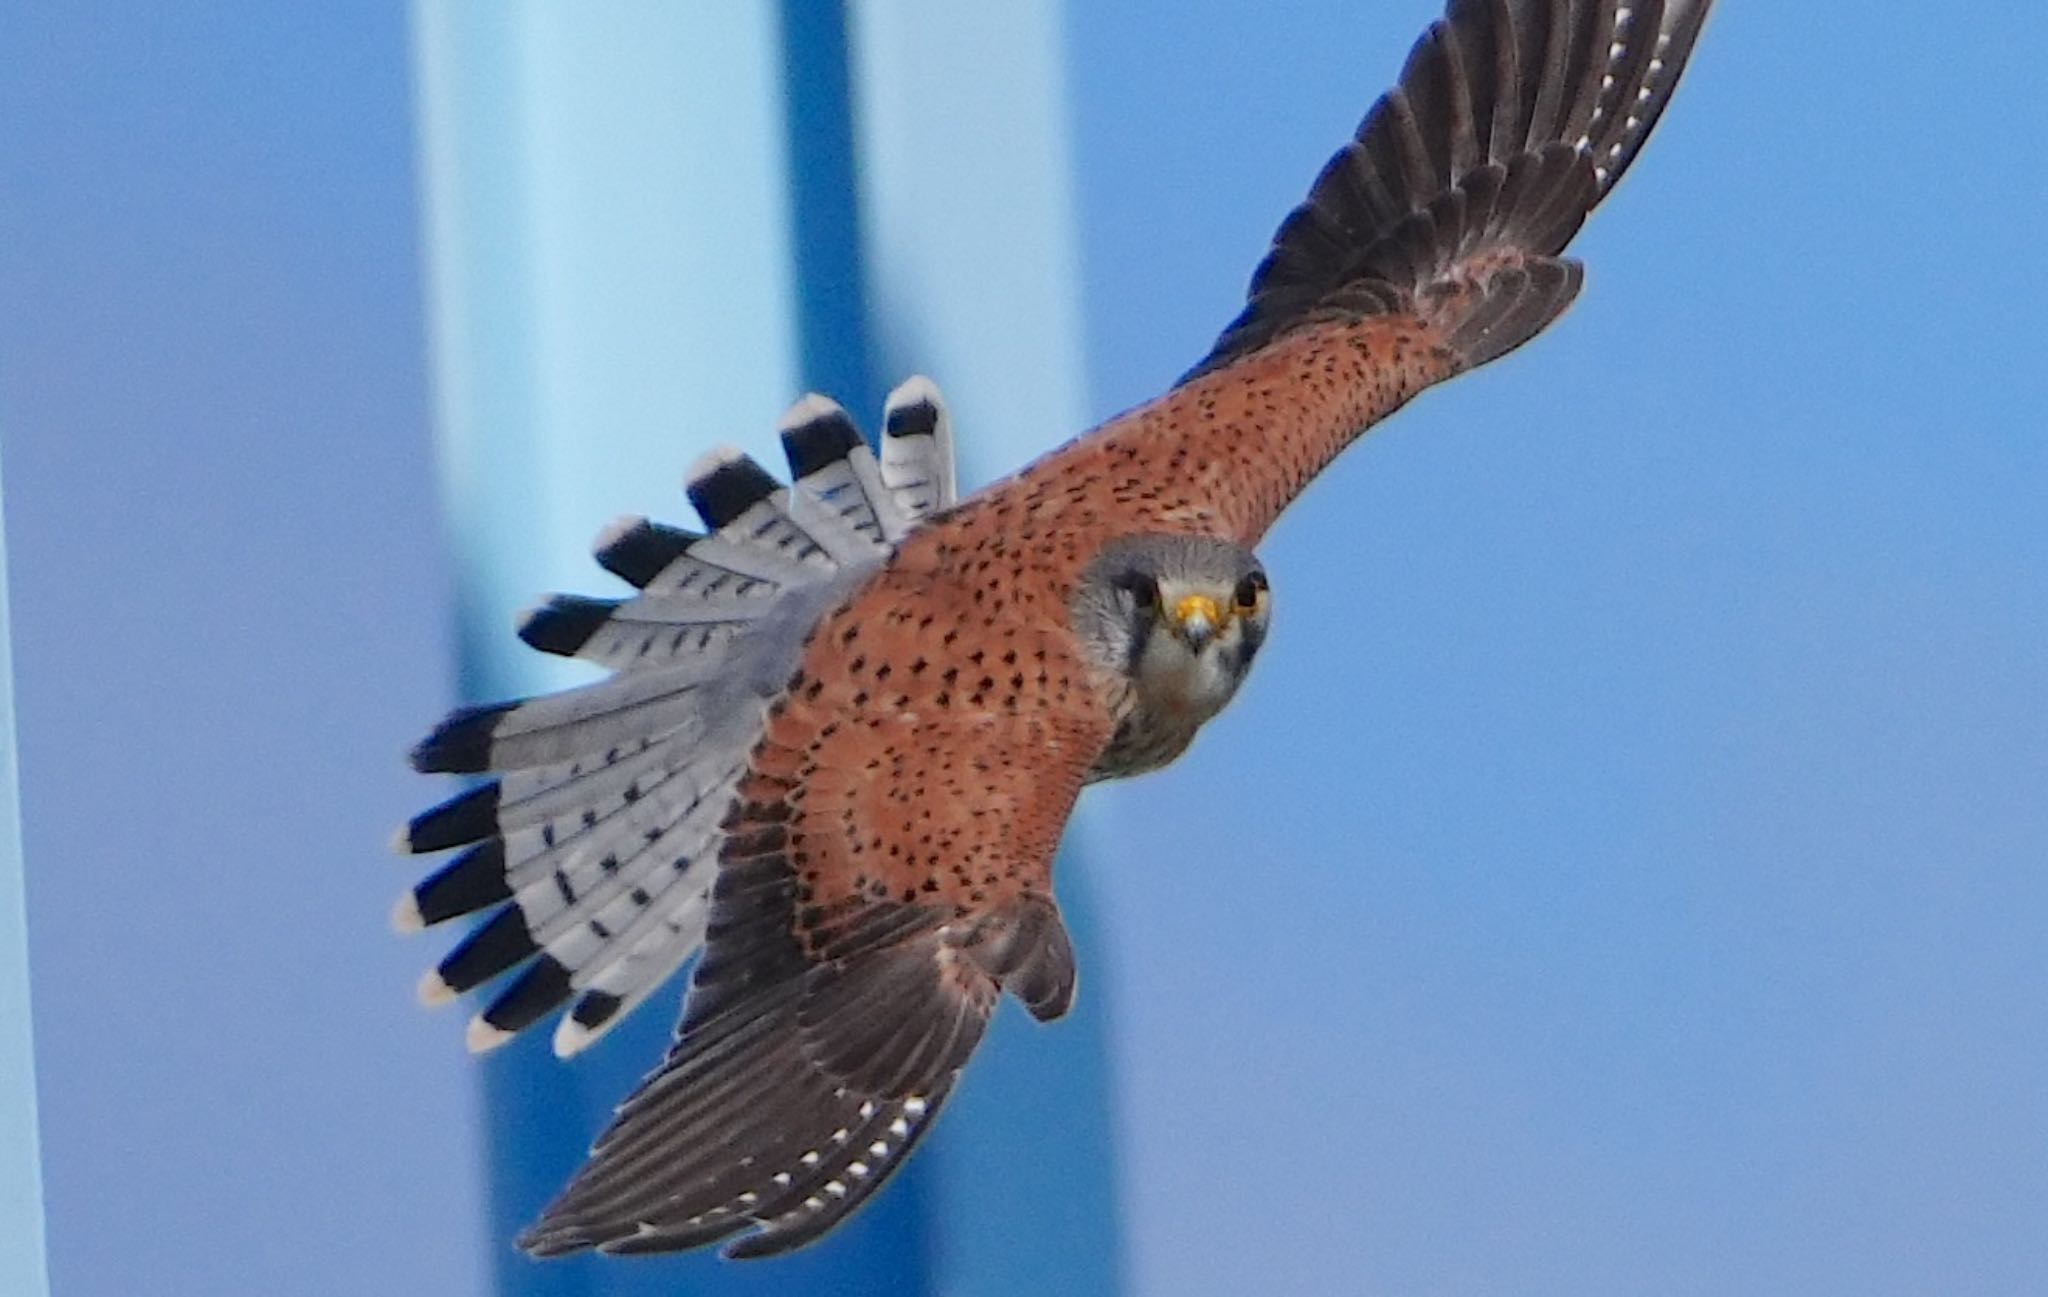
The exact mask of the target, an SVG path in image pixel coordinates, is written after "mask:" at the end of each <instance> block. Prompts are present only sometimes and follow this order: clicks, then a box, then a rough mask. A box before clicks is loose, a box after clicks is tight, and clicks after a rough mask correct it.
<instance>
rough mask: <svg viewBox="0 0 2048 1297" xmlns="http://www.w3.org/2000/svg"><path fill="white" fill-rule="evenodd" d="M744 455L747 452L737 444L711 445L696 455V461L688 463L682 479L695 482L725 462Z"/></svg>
mask: <svg viewBox="0 0 2048 1297" xmlns="http://www.w3.org/2000/svg"><path fill="white" fill-rule="evenodd" d="M746 457H747V452H746V451H744V450H741V449H740V448H739V447H738V446H713V447H712V448H711V449H710V450H707V451H705V452H704V453H703V454H701V455H699V456H697V462H696V463H694V464H692V465H690V469H689V471H688V472H687V473H684V474H683V480H684V481H685V482H695V481H696V480H698V479H699V478H703V477H709V476H710V475H711V474H713V473H715V472H717V471H718V470H719V469H721V468H723V467H725V466H726V465H727V464H731V463H734V462H736V461H738V460H742V459H745V458H746Z"/></svg>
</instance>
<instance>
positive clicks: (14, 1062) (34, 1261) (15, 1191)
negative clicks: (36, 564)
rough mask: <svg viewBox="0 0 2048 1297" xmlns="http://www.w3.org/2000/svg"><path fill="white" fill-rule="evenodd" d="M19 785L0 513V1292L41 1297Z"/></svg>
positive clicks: (45, 1283) (43, 1278)
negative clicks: (16, 767)
mask: <svg viewBox="0 0 2048 1297" xmlns="http://www.w3.org/2000/svg"><path fill="white" fill-rule="evenodd" d="M19 787H20V785H19V782H18V781H17V779H16V778H15V755H14V662H13V654H12V653H11V651H10V645H9V639H8V627H7V544H6V521H5V515H4V511H0V1292H4V1293H8V1294H10V1295H12V1294H19V1295H20V1297H41V1294H43V1293H45V1292H47V1291H49V1276H48V1272H47V1270H46V1269H45V1262H44V1258H43V1176H42V1153H41V1150H40V1147H39V1141H38V1139H37V1136H36V1059H35V1034H34V1031H33V1029H32V1027H31V1022H30V1018H29V986H28V904H27V896H26V894H25V893H26V888H25V878H24V874H25V870H24V868H23V864H22V855H21V807H20V802H19V793H18V790H19Z"/></svg>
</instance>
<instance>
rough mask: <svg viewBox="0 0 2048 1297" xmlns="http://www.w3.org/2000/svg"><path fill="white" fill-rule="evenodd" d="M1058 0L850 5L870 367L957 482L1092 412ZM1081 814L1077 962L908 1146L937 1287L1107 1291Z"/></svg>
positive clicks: (1071, 863)
mask: <svg viewBox="0 0 2048 1297" xmlns="http://www.w3.org/2000/svg"><path fill="white" fill-rule="evenodd" d="M1063 13H1064V10H1063V6H1061V5H1059V4H1057V3H1050V2H1048V3H1044V4H1030V5H963V4H955V3H951V0H872V2H870V3H857V4H856V5H855V6H854V8H853V16H852V29H853V30H852V40H851V45H852V50H853V59H852V63H853V89H854V100H855V110H856V112H855V120H856V122H857V124H858V125H857V130H856V135H855V146H856V155H857V157H858V158H859V160H860V166H859V169H858V170H859V176H860V181H861V200H862V204H863V209H862V216H863V220H864V223H865V229H866V267H867V274H868V283H869V293H870V309H871V312H872V317H871V328H872V330H873V335H874V339H875V345H874V350H875V354H876V356H877V357H878V358H879V363H881V364H882V365H884V366H885V367H886V368H887V369H888V370H889V372H891V373H897V374H900V373H902V372H905V371H907V370H910V369H913V368H915V369H920V370H923V371H924V372H926V373H928V374H930V375H931V376H932V378H933V379H935V380H936V381H937V383H938V385H939V387H940V390H942V391H943V392H944V393H945V394H946V400H947V404H948V406H949V408H950V410H951V412H952V415H953V423H954V427H955V429H957V436H958V438H959V442H960V448H961V458H962V463H963V465H964V466H965V471H966V475H967V477H968V482H967V485H969V486H973V485H978V484H980V483H982V482H985V481H987V480H989V479H990V478H992V477H995V476H998V475H1000V474H1002V473H1006V472H1009V471H1010V470H1012V469H1014V468H1016V467H1018V466H1019V465H1020V464H1022V463H1023V462H1024V461H1025V460H1027V459H1029V458H1031V457H1032V456H1035V455H1037V454H1040V453H1042V452H1044V451H1046V450H1048V449H1050V448H1051V447H1053V446H1054V445H1056V444H1058V443H1059V442H1061V441H1064V440H1066V439H1067V438H1068V437H1071V436H1072V435H1074V434H1075V433H1077V432H1079V431H1080V430H1081V428H1082V426H1083V424H1082V421H1083V419H1084V418H1085V417H1086V412H1087V401H1086V387H1085V377H1084V374H1083V369H1082V359H1081V358H1082V337H1081V313H1080V275H1079V257H1078V249H1077V245H1076V241H1075V240H1076V234H1075V224H1074V211H1073V199H1072V183H1073V182H1072V165H1071V161H1070V157H1069V151H1068V122H1067V102H1068V99H1067V92H1066V50H1065V43H1064V36H1063V27H1064V23H1063ZM1086 838H1087V832H1086V825H1085V822H1084V823H1081V824H1078V825H1077V826H1076V827H1075V828H1074V829H1071V830H1070V831H1069V834H1068V842H1069V846H1070V848H1074V847H1078V848H1079V849H1070V850H1068V851H1067V852H1066V853H1065V854H1064V855H1063V857H1062V860H1061V863H1060V866H1059V878H1058V879H1057V886H1058V892H1059V897H1060V904H1061V908H1062V909H1063V910H1064V911H1065V913H1066V916H1067V921H1068V924H1069V926H1070V927H1072V928H1073V929H1074V935H1075V942H1076V945H1077V946H1078V947H1079V949H1080V951H1081V958H1082V964H1083V975H1082V990H1081V996H1080V1001H1079V1003H1078V1004H1077V1005H1076V1007H1075V1009H1074V1011H1073V1013H1072V1014H1070V1015H1069V1016H1068V1017H1067V1018H1066V1019H1064V1020H1063V1021H1061V1022H1059V1023H1056V1024H1054V1025H1052V1026H1049V1027H1042V1028H1041V1027H1040V1026H1038V1024H1035V1023H1033V1022H1031V1021H1030V1020H1029V1019H1028V1018H1027V1017H1025V1015H1024V1014H1022V1013H1021V1012H1019V1011H1017V1009H1016V1006H1014V1005H1010V1004H1006V1005H1005V1006H1004V1009H1003V1012H1002V1014H1001V1016H1000V1018H999V1020H998V1022H997V1024H996V1028H995V1030H994V1031H993V1032H991V1034H990V1038H989V1040H988V1043H987V1044H985V1045H984V1046H983V1047H982V1050H981V1052H980V1055H979V1056H978V1057H977V1058H976V1059H975V1061H974V1063H973V1065H972V1066H971V1067H970V1068H969V1069H968V1073H967V1076H966V1079H965V1080H964V1082H963V1083H962V1085H961V1089H960V1092H959V1095H958V1097H957V1098H956V1099H955V1100H954V1101H953V1104H952V1105H951V1107H952V1111H951V1113H950V1114H949V1115H948V1117H947V1119H946V1121H945V1122H944V1123H943V1124H942V1125H941V1126H940V1127H939V1129H938V1131H937V1132H936V1133H935V1134H934V1136H933V1138H932V1143H931V1145H930V1147H929V1149H928V1150H927V1152H926V1153H924V1154H923V1155H922V1156H923V1158H924V1159H925V1160H926V1161H927V1162H928V1164H929V1165H928V1166H927V1167H926V1168H925V1170H926V1174H927V1175H928V1176H929V1177H930V1184H931V1186H932V1187H931V1189H930V1191H929V1192H930V1193H931V1195H932V1197H933V1199H934V1201H936V1202H939V1203H942V1204H943V1211H942V1214H941V1216H940V1218H939V1219H938V1221H937V1222H935V1227H934V1229H933V1248H934V1251H933V1266H934V1274H933V1284H934V1288H935V1290H936V1291H938V1292H942V1293H945V1294H947V1295H948V1297H1007V1295H1008V1294H1019V1295H1022V1294H1039V1293H1049V1292H1057V1293H1062V1294H1102V1293H1110V1292H1114V1291H1116V1289H1117V1288H1118V1282H1119V1281H1118V1275H1119V1269H1120V1247H1119V1243H1118V1230H1117V1219H1118V1214H1117V1210H1116V1169H1115V1158H1114V1156H1113V1146H1112V1140H1111V1134H1112V1123H1111V1087H1110V1080H1111V1078H1110V1076H1109V1066H1108V1051H1107V1048H1106V1044H1105V1035H1106V1021H1107V1006H1108V1000H1109V997H1108V995H1107V994H1106V991H1107V987H1106V985H1105V983H1104V979H1103V978H1102V976H1101V969H1102V967H1103V965H1104V964H1105V963H1107V962H1108V961H1107V960H1106V958H1105V957H1104V956H1105V954H1106V952H1104V951H1102V950H1101V948H1100V947H1101V943H1100V942H1099V941H1098V940H1097V939H1096V933H1095V929H1096V927H1097V925H1096V924H1095V923H1094V922H1093V916H1092V911H1093V905H1092V903H1091V888H1090V885H1089V878H1088V872H1087V871H1088V867H1089V864H1090V863H1091V862H1089V861H1088V859H1087V851H1086V847H1085V844H1086Z"/></svg>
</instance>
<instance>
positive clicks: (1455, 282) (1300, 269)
mask: <svg viewBox="0 0 2048 1297" xmlns="http://www.w3.org/2000/svg"><path fill="white" fill-rule="evenodd" d="M1711 5H1712V0H1450V3H1449V7H1448V11H1447V12H1446V14H1445V16H1444V18H1443V19H1442V20H1441V21H1439V22H1436V23H1433V24H1432V25H1431V26H1430V27H1429V29H1428V30H1427V31H1426V32H1424V33H1423V36H1422V39H1421V40H1420V41H1419V42H1417V44H1416V46H1415V48H1414V51H1413V52H1412V53H1411V54H1410V55H1409V58H1408V62H1407V65H1406V67H1404V68H1403V69H1402V73H1401V79H1400V83H1399V84H1398V85H1397V86H1396V87H1395V88H1394V89H1393V90H1391V91H1389V92H1388V93H1387V94H1386V95H1384V96H1383V97H1382V98H1381V99H1380V100H1379V102H1377V103H1376V104H1374V105H1373V107H1372V110H1371V111H1370V112H1368V113H1367V114H1366V116H1365V120H1364V121H1363V122H1362V123H1361V124H1360V126H1359V128H1358V131H1357V134H1356V135H1355V137H1354V138H1353V139H1352V140H1351V142H1349V143H1348V144H1346V145H1345V146H1344V147H1343V148H1342V149H1340V150H1339V151H1338V152H1337V154H1336V156H1334V157H1333V158H1331V159H1330V162H1329V164H1328V165H1326V166H1325V167H1324V168H1323V171H1322V174H1321V175H1319V176H1318V177H1317V178H1316V181H1315V184H1314V186H1313V187H1312V188H1311V189H1310V191H1309V195H1308V199H1307V201H1305V202H1304V203H1302V205H1301V206H1300V207H1297V208H1296V209H1295V210H1294V211H1293V212H1292V213H1291V214H1290V215H1289V216H1288V217H1287V219H1286V220H1285V221H1284V222H1282V223H1281V226H1280V229H1279V232H1278V233H1277V234H1276V235H1275V236H1274V240H1273V247H1272V250H1271V251H1270V252H1269V253H1268V254H1267V256H1266V258H1265V260H1264V261H1262V262H1261V263H1260V264H1259V267H1258V269H1257V271H1255V272H1254V273H1253V275H1252V282H1251V287H1250V290H1249V293H1248V297H1249V301H1248V303H1247V305H1246V307H1245V309H1244V311H1243V313H1242V314H1240V315H1239V316H1238V318H1237V319H1236V320H1234V321H1233V322H1232V323H1231V324H1230V326H1229V327H1228V328H1227V329H1225V330H1224V332H1223V335H1222V337H1221V338H1219V339H1218V340H1217V343H1216V346H1215V348H1214V350H1212V351H1211V352H1210V353H1209V355H1208V356H1207V357H1206V358H1205V359H1204V360H1203V361H1202V363H1201V364H1200V365H1198V366H1196V367H1195V369H1194V370H1192V371H1190V373H1189V374H1188V375H1187V377H1188V378H1193V377H1196V376H1197V375H1200V374H1203V373H1206V372H1207V371H1209V370H1211V369H1214V368H1217V367H1218V366H1221V365H1225V364H1228V363H1229V362H1231V361H1232V360H1235V359H1237V358H1239V357H1241V356H1244V355H1246V354H1249V353H1250V352H1253V351H1256V350H1258V349H1259V348H1261V347H1264V346H1265V345H1267V344H1268V343H1270V342H1272V341H1274V340H1275V339H1277V338H1279V337H1281V336H1283V335H1285V334H1286V333H1288V332H1290V331H1291V330H1293V329H1296V328H1298V327H1301V326H1303V325H1305V324H1308V323H1312V322H1315V321H1319V320H1326V319H1330V318H1333V317H1339V318H1341V317H1344V316H1361V315H1374V314H1382V313H1391V312H1407V313H1414V314H1419V315H1421V316H1423V317H1424V318H1426V319H1428V320H1430V321H1431V322H1432V323H1433V324H1436V325H1437V326H1439V327H1440V328H1441V329H1442V330H1443V332H1444V334H1445V335H1446V337H1447V338H1448V339H1449V342H1450V345H1451V347H1452V349H1453V351H1454V352H1456V354H1457V355H1458V358H1459V360H1460V362H1461V365H1462V366H1463V367H1464V368H1472V367H1475V366H1477V365H1481V364H1484V363H1486V362H1487V361H1489V360H1492V359H1494V358H1495V357H1497V356H1500V355H1504V354H1505V353H1507V352H1508V351H1511V350H1513V349H1514V348H1515V347H1517V346H1519V345H1521V344H1522V343H1523V342H1526V341H1527V340H1528V339H1529V338H1531V337H1533V336H1535V334H1537V333H1538V332H1540V331H1541V330H1542V329H1543V327H1544V326H1545V325H1547V324H1549V323H1550V321H1551V320H1553V319H1555V318H1556V317H1557V316H1558V315H1559V314H1560V313H1562V312H1563V310H1564V308H1565V307H1566V306H1568V305H1570V303H1571V300H1572V298H1573V297H1574V296H1575V295H1576V294H1577V292H1578V288H1579V283H1580V271H1579V268H1578V266H1577V265H1576V264H1575V263H1572V262H1570V261H1566V260H1562V259H1561V258H1560V256H1559V254H1561V253H1562V252H1563V251H1564V249H1565V247H1566V245H1567V244H1569V243H1570V242H1571V240H1572V237H1573V236H1574V235H1575V234H1576V233H1577V232H1578V229H1579V226H1580V224H1581V223H1582V222H1583V221H1584V220H1585V218H1586V216H1587V214H1588V213H1590V212H1591V211H1592V210H1593V208H1594V207H1596V206H1598V205H1599V203H1600V201H1601V200H1602V199H1603V198H1605V197H1606V195H1607V193H1608V191H1609V190H1611V189H1612V188H1613V187H1614V185H1615V184H1616V183H1617V182H1618V181H1619V180H1620V179H1621V177H1622V175H1623V173H1624V172H1626V171H1627V170H1628V167H1629V164H1630V163H1631V162H1633V161H1634V160H1635V157H1636V154H1637V152H1638V151H1640V150H1641V148H1642V145H1643V142H1644V140H1645V139H1647V138H1648V136H1649V134H1650V131H1651V129H1652V128H1653V127H1654V126H1655V125H1656V123H1657V119H1658V118H1659V117H1660V116H1661V115H1662V113H1663V111H1664V108H1665V106H1666V104H1667V103H1668V102H1669V101H1670V97H1671V92H1672V89H1673V87H1674V86H1676V85H1677V83H1678V80H1679V75H1680V73H1682V72H1683V71H1684V68H1685V64H1686V60H1687V59H1688V58H1689V57H1690V56H1691V54H1692V50H1693V46H1694V43H1695V41H1696V40H1697V39H1698V36H1699V32H1700V28H1701V26H1702V24H1703V23H1704V22H1705V20H1706V16H1707V11H1708V9H1709V8H1710V7H1711Z"/></svg>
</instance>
